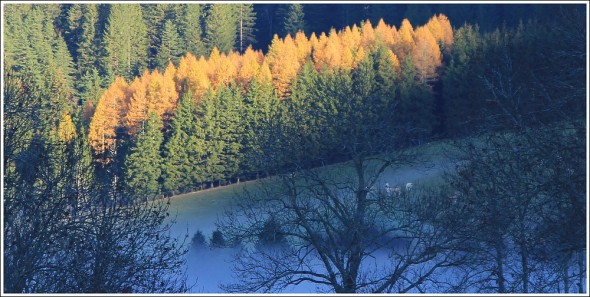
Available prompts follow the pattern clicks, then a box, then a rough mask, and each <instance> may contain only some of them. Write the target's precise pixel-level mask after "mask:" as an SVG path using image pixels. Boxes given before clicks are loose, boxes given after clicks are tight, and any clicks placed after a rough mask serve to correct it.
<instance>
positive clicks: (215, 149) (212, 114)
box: [196, 89, 225, 187]
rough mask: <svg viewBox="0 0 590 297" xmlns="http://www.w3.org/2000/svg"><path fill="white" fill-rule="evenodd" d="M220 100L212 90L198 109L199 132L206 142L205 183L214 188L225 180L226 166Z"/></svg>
mask: <svg viewBox="0 0 590 297" xmlns="http://www.w3.org/2000/svg"><path fill="white" fill-rule="evenodd" d="M221 112H222V111H220V110H219V100H218V98H217V96H216V95H215V93H214V92H213V91H212V90H211V89H210V90H209V91H208V92H207V93H205V95H204V96H203V99H202V103H201V104H200V105H199V106H198V107H197V113H196V115H197V118H198V119H199V120H198V122H197V127H198V131H200V132H202V133H203V134H202V136H204V137H203V138H202V139H203V140H204V143H203V146H204V154H203V163H202V166H201V168H202V170H203V180H202V182H203V183H208V186H209V187H213V186H214V184H215V182H216V181H220V180H222V179H223V171H224V166H223V163H222V154H223V151H224V144H225V142H224V141H223V139H222V137H223V134H222V133H223V127H221V125H220V120H219V117H220V113H221Z"/></svg>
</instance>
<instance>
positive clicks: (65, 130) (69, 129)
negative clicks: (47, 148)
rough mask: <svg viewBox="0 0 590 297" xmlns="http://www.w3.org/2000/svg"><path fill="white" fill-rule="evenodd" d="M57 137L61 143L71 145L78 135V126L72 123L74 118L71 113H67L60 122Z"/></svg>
mask: <svg viewBox="0 0 590 297" xmlns="http://www.w3.org/2000/svg"><path fill="white" fill-rule="evenodd" d="M57 136H58V138H59V140H60V141H63V142H65V143H70V142H71V141H72V140H73V139H75V138H76V137H77V136H78V135H77V133H76V126H75V125H74V122H73V121H72V116H71V115H70V113H69V112H65V113H64V114H63V116H62V117H61V119H60V120H59V123H58V126H57Z"/></svg>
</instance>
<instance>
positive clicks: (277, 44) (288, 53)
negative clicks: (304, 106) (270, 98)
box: [266, 34, 300, 98]
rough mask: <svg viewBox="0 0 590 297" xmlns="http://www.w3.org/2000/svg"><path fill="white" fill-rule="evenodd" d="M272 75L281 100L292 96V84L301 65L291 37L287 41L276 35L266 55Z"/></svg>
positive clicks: (288, 36) (287, 37)
mask: <svg viewBox="0 0 590 297" xmlns="http://www.w3.org/2000/svg"><path fill="white" fill-rule="evenodd" d="M266 60H267V61H268V66H269V68H270V72H271V75H272V80H273V85H274V87H275V89H276V91H277V94H278V95H279V97H281V98H286V97H288V96H289V95H290V94H291V83H292V82H293V80H294V79H295V77H296V76H297V73H299V68H300V64H299V61H298V58H297V47H296V46H295V42H293V38H291V35H289V34H287V36H286V37H285V40H284V41H283V40H281V39H279V37H278V36H277V35H276V34H275V36H274V38H273V40H272V43H271V45H270V47H269V49H268V54H267V55H266Z"/></svg>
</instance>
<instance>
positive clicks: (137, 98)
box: [124, 73, 149, 135]
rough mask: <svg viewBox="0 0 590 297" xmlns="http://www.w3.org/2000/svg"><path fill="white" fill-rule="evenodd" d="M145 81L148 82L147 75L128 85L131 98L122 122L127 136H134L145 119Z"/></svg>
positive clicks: (146, 107) (146, 104) (146, 103)
mask: <svg viewBox="0 0 590 297" xmlns="http://www.w3.org/2000/svg"><path fill="white" fill-rule="evenodd" d="M147 80H149V74H146V73H144V75H142V77H141V78H138V77H136V78H135V79H134V80H133V82H132V83H131V84H130V85H129V93H130V94H131V97H130V98H129V99H128V110H127V114H126V115H125V120H124V125H125V127H126V128H127V132H128V133H129V135H135V133H136V132H137V131H138V129H139V128H140V127H141V123H142V122H143V121H145V119H146V118H147V110H148V101H147V96H146V82H147Z"/></svg>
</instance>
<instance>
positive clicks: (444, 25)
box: [437, 14, 455, 54]
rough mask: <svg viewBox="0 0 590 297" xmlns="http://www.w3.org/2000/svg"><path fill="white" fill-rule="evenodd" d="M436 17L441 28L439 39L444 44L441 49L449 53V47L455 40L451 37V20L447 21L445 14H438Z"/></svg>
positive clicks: (450, 47)
mask: <svg viewBox="0 0 590 297" xmlns="http://www.w3.org/2000/svg"><path fill="white" fill-rule="evenodd" d="M437 18H438V23H439V24H440V27H441V30H442V36H441V40H442V44H443V46H444V48H443V49H442V50H443V51H444V52H445V53H446V54H450V53H451V49H452V48H453V43H454V42H455V40H454V37H453V27H452V26H451V22H450V21H449V18H447V16H446V15H444V14H439V15H438V17H437Z"/></svg>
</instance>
